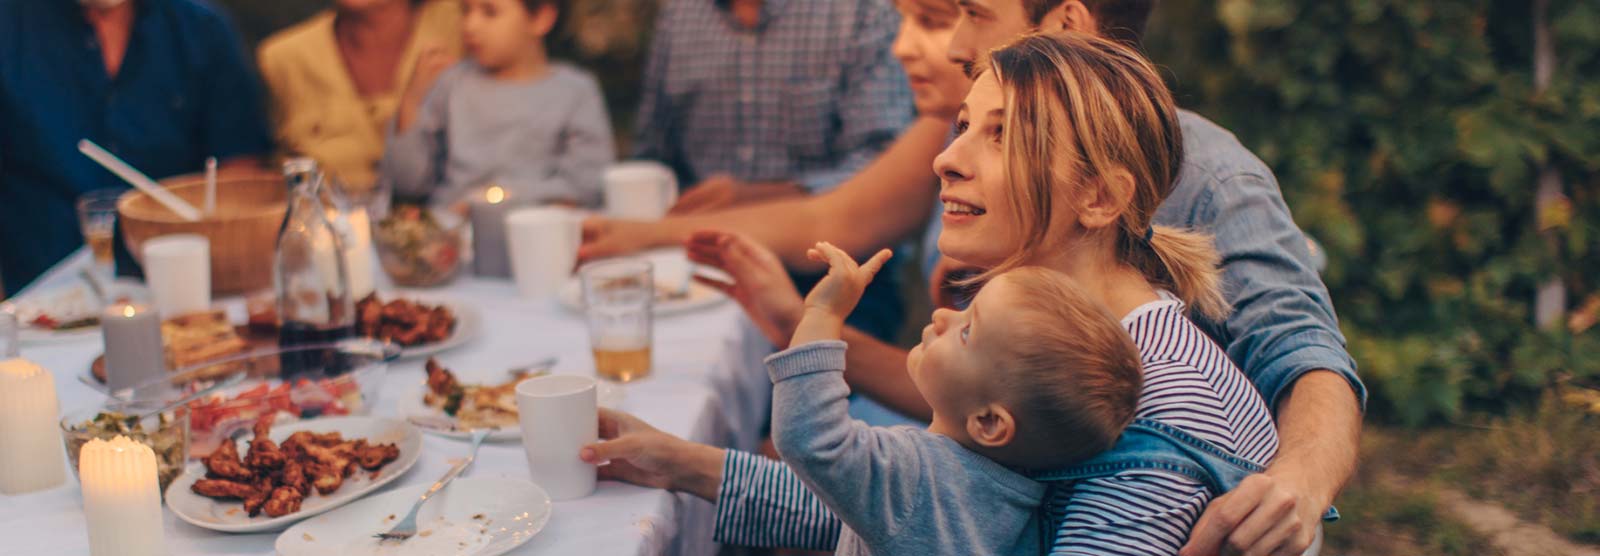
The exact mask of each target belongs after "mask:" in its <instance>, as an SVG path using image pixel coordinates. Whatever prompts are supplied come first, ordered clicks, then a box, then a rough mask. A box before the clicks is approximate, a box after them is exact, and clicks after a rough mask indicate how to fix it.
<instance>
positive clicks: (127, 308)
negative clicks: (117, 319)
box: [122, 305, 138, 318]
mask: <svg viewBox="0 0 1600 556" xmlns="http://www.w3.org/2000/svg"><path fill="white" fill-rule="evenodd" d="M137 312H138V311H134V310H133V306H132V305H123V306H122V316H124V317H128V318H133V315H134V314H135V313H137Z"/></svg>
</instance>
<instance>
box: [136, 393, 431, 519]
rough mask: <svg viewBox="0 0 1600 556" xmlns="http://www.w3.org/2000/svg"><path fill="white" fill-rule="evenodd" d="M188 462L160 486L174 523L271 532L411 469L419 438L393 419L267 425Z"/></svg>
mask: <svg viewBox="0 0 1600 556" xmlns="http://www.w3.org/2000/svg"><path fill="white" fill-rule="evenodd" d="M251 432H252V433H253V435H252V436H251V437H250V438H241V439H239V440H238V442H236V443H230V442H224V443H223V444H222V445H221V447H219V448H218V449H216V450H215V451H213V452H212V453H211V455H209V456H206V457H205V458H203V459H201V460H200V461H198V462H194V463H191V464H190V465H189V467H188V468H187V469H185V471H184V474H183V476H181V477H178V479H177V480H175V481H173V482H172V484H171V485H170V486H168V487H167V492H166V502H167V507H168V508H170V509H171V510H172V513H174V514H176V515H177V516H178V518H179V519H182V520H184V521H186V522H189V523H191V524H193V525H196V526H199V527H204V528H206V529H211V530H215V531H223V532H227V533H255V532H262V531H276V530H281V529H283V528H286V527H288V526H289V525H291V524H293V523H294V522H296V521H299V520H302V519H305V518H308V517H311V516H314V515H317V514H320V513H322V512H326V511H328V510H331V509H334V508H337V507H339V506H341V505H343V504H346V503H349V502H350V501H352V500H356V499H358V498H361V497H362V496H365V495H366V494H368V493H370V492H372V491H374V490H377V489H378V488H380V487H382V486H383V485H385V484H388V483H389V482H390V481H393V480H395V478H397V477H399V476H400V475H403V474H405V472H406V471H407V470H409V469H411V466H413V465H415V464H416V463H417V456H418V455H419V454H420V453H421V451H422V435H421V433H419V432H418V431H417V429H415V428H413V427H412V426H411V425H409V424H407V423H406V422H405V421H401V420H398V419H385V418H378V417H331V418H324V419H313V420H308V421H298V422H295V423H289V424H284V425H281V426H277V427H273V426H272V421H271V419H270V417H269V418H264V419H262V420H261V421H259V422H257V423H256V425H255V427H254V428H253V430H252V431H251Z"/></svg>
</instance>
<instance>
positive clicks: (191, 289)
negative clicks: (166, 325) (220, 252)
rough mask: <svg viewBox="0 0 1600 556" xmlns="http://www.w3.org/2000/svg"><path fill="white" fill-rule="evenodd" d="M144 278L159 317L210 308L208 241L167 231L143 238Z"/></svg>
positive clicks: (202, 237) (209, 256) (195, 236)
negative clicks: (156, 235) (167, 232)
mask: <svg viewBox="0 0 1600 556" xmlns="http://www.w3.org/2000/svg"><path fill="white" fill-rule="evenodd" d="M143 251H144V261H143V263H144V281H145V283H146V284H147V285H148V286H149V287H150V297H151V299H152V300H153V301H154V302H155V306H156V312H158V313H160V314H161V317H162V318H172V317H175V316H178V315H186V314H189V313H198V312H201V311H207V310H210V309H211V241H210V240H207V239H206V238H205V237H204V236H199V235H194V234H171V235H164V236H159V237H153V238H150V239H149V240H146V241H145V242H144V249H143Z"/></svg>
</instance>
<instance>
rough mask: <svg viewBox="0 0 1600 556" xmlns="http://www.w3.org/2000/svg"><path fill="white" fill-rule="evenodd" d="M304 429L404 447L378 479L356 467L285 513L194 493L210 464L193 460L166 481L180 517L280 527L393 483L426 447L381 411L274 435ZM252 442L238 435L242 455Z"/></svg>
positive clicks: (238, 529) (281, 431)
mask: <svg viewBox="0 0 1600 556" xmlns="http://www.w3.org/2000/svg"><path fill="white" fill-rule="evenodd" d="M302 430H307V431H312V432H316V433H327V432H334V431H338V432H339V434H342V435H344V437H345V438H346V439H355V438H365V439H367V441H368V442H373V443H378V444H388V443H394V444H395V445H396V446H399V448H400V457H399V458H398V459H396V460H394V461H392V462H389V464H388V465H385V466H383V468H382V469H379V470H378V471H377V475H378V477H377V478H375V479H374V478H373V477H372V473H371V472H368V471H366V470H359V471H356V472H355V474H353V475H351V476H350V477H348V478H346V479H345V480H344V486H343V487H341V488H340V489H339V490H336V491H334V492H333V494H330V495H327V496H323V495H320V494H316V493H312V494H311V496H307V497H306V499H305V502H304V503H302V504H301V506H300V511H298V512H295V513H292V514H289V515H286V516H282V517H267V516H266V514H262V515H258V516H256V517H250V516H249V515H248V514H246V513H245V511H244V507H243V505H242V504H240V502H239V501H238V500H212V499H210V498H206V497H204V496H200V495H198V494H195V493H194V491H193V490H190V487H191V486H193V485H194V483H195V481H198V480H200V479H203V478H205V474H206V468H205V465H203V464H201V463H200V462H193V463H190V464H189V467H188V468H187V469H185V470H184V474H183V476H181V477H178V479H177V480H175V481H173V482H172V484H171V485H168V486H167V508H168V509H171V510H172V513H173V514H176V515H177V516H178V519H182V520H184V521H187V522H189V523H191V524H193V525H195V526H197V527H204V528H206V529H211V530H214V531H222V532H224V533H258V532H262V531H277V530H279V529H283V528H284V527H288V526H289V525H290V524H293V523H294V522H296V521H300V520H302V519H305V518H308V517H311V516H314V515H317V514H320V513H322V512H326V511H328V510H331V509H334V508H337V507H339V506H342V505H344V504H346V503H349V502H350V501H352V500H355V499H357V498H360V497H362V496H364V495H366V494H367V493H369V492H372V491H374V490H376V489H378V488H379V487H382V486H383V485H386V484H389V482H390V481H393V480H395V479H396V478H398V477H400V476H401V475H404V474H405V472H406V471H408V470H410V469H411V466H413V465H416V463H417V457H418V456H419V455H421V453H422V434H421V433H419V432H417V429H415V428H413V427H412V426H411V425H409V424H406V422H405V421H401V420H399V419H385V418H379V417H328V418H323V419H312V420H309V421H298V422H295V423H287V424H284V425H280V426H276V427H273V428H272V439H273V440H274V441H277V442H282V441H283V440H284V439H286V438H288V437H289V435H290V434H292V433H294V432H295V431H302ZM248 443H249V439H241V440H240V441H239V454H240V455H241V456H242V455H244V454H246V453H247V452H248V450H249V446H248Z"/></svg>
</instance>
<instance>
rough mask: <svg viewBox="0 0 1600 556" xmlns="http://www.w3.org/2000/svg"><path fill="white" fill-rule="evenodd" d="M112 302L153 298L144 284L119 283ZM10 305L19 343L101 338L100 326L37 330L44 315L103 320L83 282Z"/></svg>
mask: <svg viewBox="0 0 1600 556" xmlns="http://www.w3.org/2000/svg"><path fill="white" fill-rule="evenodd" d="M109 289H110V290H111V291H110V296H111V298H112V299H118V298H128V299H133V300H139V301H142V300H144V299H145V298H147V297H148V296H149V290H148V289H146V288H145V287H144V285H143V284H140V283H138V282H134V281H128V280H118V281H116V282H114V283H112V284H111V287H110V288H109ZM7 304H9V305H10V308H11V310H12V311H14V312H15V313H16V315H17V324H19V325H21V327H20V328H21V330H19V331H18V333H17V339H19V340H21V341H22V342H24V343H29V344H39V343H52V342H70V341H76V340H83V339H89V338H98V337H100V325H99V323H96V324H92V325H89V326H80V327H76V328H72V329H68V330H52V329H49V328H41V327H37V326H34V325H33V324H32V323H33V321H34V319H37V318H39V316H40V315H50V316H51V317H52V318H56V319H58V320H63V321H72V320H79V319H83V318H88V317H99V316H100V310H101V308H102V307H103V306H102V304H101V303H100V301H99V300H98V299H96V298H95V296H94V292H93V291H91V290H90V289H89V285H88V284H87V283H85V282H84V281H82V280H77V281H74V282H73V283H71V284H69V285H63V286H60V287H57V288H53V289H50V290H46V291H42V292H37V293H30V294H28V295H27V296H25V297H22V298H18V299H13V300H11V301H9V302H7Z"/></svg>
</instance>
